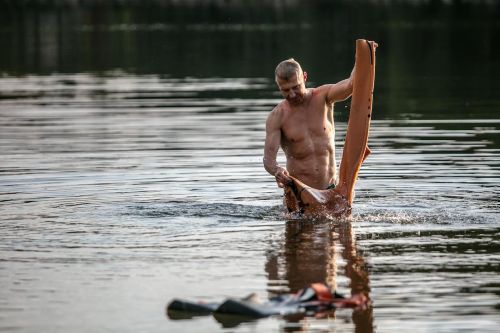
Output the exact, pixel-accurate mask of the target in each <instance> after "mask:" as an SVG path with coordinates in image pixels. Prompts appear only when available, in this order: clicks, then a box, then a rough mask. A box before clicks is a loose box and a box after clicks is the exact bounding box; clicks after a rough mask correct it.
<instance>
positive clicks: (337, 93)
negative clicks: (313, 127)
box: [326, 69, 354, 103]
mask: <svg viewBox="0 0 500 333" xmlns="http://www.w3.org/2000/svg"><path fill="white" fill-rule="evenodd" d="M353 76H354V69H353V70H352V72H351V76H349V78H347V79H345V80H342V81H340V82H337V83H335V84H331V85H329V86H328V91H327V93H326V100H327V102H328V103H334V102H338V101H344V100H346V99H348V98H349V97H351V95H352V82H353Z"/></svg>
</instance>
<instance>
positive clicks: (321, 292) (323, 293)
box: [311, 283, 333, 302]
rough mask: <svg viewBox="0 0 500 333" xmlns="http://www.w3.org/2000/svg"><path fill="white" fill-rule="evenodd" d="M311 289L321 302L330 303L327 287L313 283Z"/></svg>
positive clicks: (330, 298) (329, 293) (329, 291)
mask: <svg viewBox="0 0 500 333" xmlns="http://www.w3.org/2000/svg"><path fill="white" fill-rule="evenodd" d="M311 288H312V289H313V290H314V292H315V293H316V297H317V298H318V300H319V301H321V302H331V301H332V300H333V297H332V292H331V290H330V288H328V286H327V285H325V284H323V283H313V284H311Z"/></svg>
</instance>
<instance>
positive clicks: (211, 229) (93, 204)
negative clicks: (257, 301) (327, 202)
mask: <svg viewBox="0 0 500 333" xmlns="http://www.w3.org/2000/svg"><path fill="white" fill-rule="evenodd" d="M266 4H268V2H266ZM158 6H159V5H158ZM343 6H344V7H341V8H342V10H343V11H344V12H346V11H347V12H348V13H351V12H350V11H351V10H352V9H353V8H351V7H349V6H347V5H345V4H344V5H343ZM345 6H347V7H345ZM370 6H374V8H375V9H376V11H374V12H373V16H370V17H369V20H368V22H369V23H373V22H374V21H376V20H377V18H376V17H378V16H377V15H379V16H380V15H382V16H384V15H387V13H389V10H388V9H387V8H386V7H384V6H383V5H380V6H375V5H373V4H372V5H370ZM442 6H443V7H440V8H441V11H442V12H441V13H444V14H442V15H445V14H446V13H448V14H449V13H454V15H462V16H460V18H461V19H460V20H452V19H450V22H451V23H450V22H447V23H438V22H434V21H433V20H434V17H433V16H432V15H433V14H428V16H426V17H427V21H425V23H426V25H422V26H419V25H418V24H416V23H415V22H416V21H412V20H411V19H412V17H410V18H405V19H404V20H403V19H401V20H397V19H393V20H392V21H390V22H389V23H387V22H385V23H379V24H373V25H372V30H369V29H368V27H366V26H365V25H364V24H362V23H359V24H358V25H357V26H358V27H360V28H350V29H347V30H346V31H344V33H345V34H343V33H341V32H338V33H337V34H338V35H336V36H341V37H339V40H337V41H335V42H334V43H332V45H326V44H325V37H321V36H319V31H321V29H324V28H325V27H328V25H326V23H325V22H326V21H325V18H324V16H321V13H320V11H321V8H322V7H321V6H320V2H318V4H317V5H316V6H315V7H311V8H312V9H309V11H304V12H303V15H306V16H307V15H309V14H310V15H313V14H314V15H316V16H314V17H318V20H317V21H314V23H307V22H309V21H307V20H306V19H307V18H308V17H302V16H300V15H299V14H295V15H298V17H299V18H302V20H299V21H300V22H301V25H300V29H299V30H295V29H297V28H296V27H294V26H290V25H287V24H285V23H283V22H281V21H279V15H278V14H280V13H283V12H284V13H285V14H286V13H289V12H293V13H295V11H294V9H296V8H295V7H294V5H293V2H292V5H290V7H286V6H285V9H280V8H278V7H276V8H275V7H273V8H274V9H272V10H270V12H271V14H272V13H274V14H276V17H278V19H277V20H278V22H275V21H272V22H271V21H269V20H271V19H269V17H264V18H263V19H262V20H263V22H260V21H258V20H257V19H256V17H258V15H257V14H255V13H258V11H255V13H254V14H253V15H252V12H250V14H248V17H247V16H245V17H244V18H243V19H242V18H239V19H241V20H243V22H246V23H245V24H243V25H239V24H236V23H235V22H233V21H231V22H229V23H228V22H227V21H224V22H225V23H224V22H223V23H224V24H223V23H221V22H219V21H220V17H221V16H222V17H226V16H227V17H235V15H236V14H235V13H241V11H238V8H239V7H236V8H233V7H231V6H229V7H224V6H222V7H216V8H215V9H214V11H215V12H210V13H211V14H210V15H208V14H207V16H203V17H202V20H201V23H203V25H202V26H201V27H200V26H198V25H196V24H195V23H193V22H194V21H196V20H199V19H200V15H201V14H199V12H198V11H197V10H195V9H193V8H190V7H188V8H184V7H182V6H181V7H182V8H181V9H179V11H177V12H175V13H176V14H175V15H173V14H168V15H167V14H165V17H160V18H159V19H157V20H156V21H147V22H144V21H141V19H140V18H141V17H143V16H141V15H143V12H142V11H140V10H138V9H137V10H136V11H131V13H132V14H135V15H136V16H135V18H134V20H135V21H134V22H135V23H133V24H132V23H130V22H127V23H126V24H125V23H124V24H117V23H116V22H115V21H113V20H117V21H119V22H122V21H121V20H124V17H125V18H129V17H130V16H126V15H124V16H118V15H117V16H116V17H113V18H112V20H111V19H109V20H111V22H110V21H109V20H108V18H104V19H103V18H102V17H99V16H98V15H97V14H96V12H94V11H93V9H87V8H85V7H83V8H80V9H79V10H73V9H72V10H69V9H64V8H63V9H60V8H59V9H54V10H47V9H46V10H44V11H37V10H34V9H33V10H31V11H30V10H26V9H24V11H21V10H19V11H13V12H14V13H17V14H16V15H18V16H16V17H17V18H19V17H21V18H23V20H21V21H19V20H3V21H2V22H4V23H3V24H2V29H0V36H3V37H8V36H11V37H12V36H17V37H15V38H11V39H9V38H0V40H2V43H3V45H4V46H13V45H17V46H16V47H15V48H9V47H7V48H4V49H5V50H7V51H6V52H3V53H2V55H1V56H0V57H1V59H2V64H3V65H2V67H1V70H2V73H3V75H2V76H1V77H0V212H1V214H0V221H1V223H0V235H1V243H0V284H1V286H2V288H1V289H0V331H5V332H39V331H42V332H68V331H69V332H103V331H111V332H115V331H122V332H129V331H143V332H283V331H286V332H288V331H291V332H295V331H308V332H351V331H352V332H374V331H377V332H398V331H402V330H411V331H412V332H471V331H481V332H496V331H497V330H498V327H499V325H500V280H499V271H500V218H499V213H500V203H499V200H498V198H499V197H500V158H499V156H500V154H499V153H500V116H499V109H500V96H499V95H498V91H500V85H499V83H498V80H497V79H496V77H497V75H498V73H500V61H499V60H498V59H497V57H495V56H494V54H498V53H496V51H498V46H496V44H495V43H493V35H495V33H498V30H499V26H498V24H494V23H491V22H490V21H488V20H482V21H481V20H479V19H477V17H476V16H474V15H476V14H477V13H482V10H483V9H484V8H483V7H482V6H479V5H478V6H471V8H469V9H472V10H470V11H463V12H459V13H461V14H456V13H457V11H456V8H455V7H453V6H451V7H447V6H445V5H442ZM307 8H309V7H307ZM328 8H330V7H327V9H328ZM416 8H417V9H418V10H420V12H422V13H425V10H426V7H423V5H422V6H417V7H416ZM443 8H444V9H443ZM160 9H164V8H163V7H161V6H160ZM403 9H406V8H405V7H403ZM403 9H402V10H401V11H400V12H398V11H396V12H393V13H397V14H398V15H403V14H402V13H406V12H405V11H404V10H403ZM489 10H490V11H491V10H493V11H495V10H498V8H496V7H494V8H489ZM165 12H168V11H165ZM105 13H106V12H105ZM137 13H139V14H140V15H139V14H137ZM169 13H170V12H169ZM304 13H305V14H304ZM474 13H476V14H474ZM271 14H269V15H270V16H271V17H274V16H272V15H271ZM376 14H377V15H376ZM2 15H6V14H5V12H4V14H2ZM71 15H73V16H71ZM93 15H94V16H93ZM95 15H97V18H95ZM151 15H152V16H153V17H154V14H151ZM158 15H160V14H158ZM169 15H173V16H172V17H173V18H172V17H171V16H169ZM218 15H219V16H218ZM224 15H226V16H224ZM231 15H233V16H231ZM405 15H408V14H405ZM413 15H415V16H418V15H417V14H413ZM468 15H469V16H468ZM477 15H478V16H480V15H479V14H477ZM13 16H15V15H13ZM132 16H133V15H132ZM333 16H334V18H335V19H338V20H340V21H341V23H345V19H343V18H342V17H343V16H342V12H340V13H335V15H333ZM445 16H446V15H445ZM71 17H76V18H79V20H75V22H76V23H71V22H69V21H70V18H71ZM89 17H91V18H94V19H93V20H90V19H88V18H89ZM178 17H182V18H183V19H186V20H188V21H187V23H185V22H184V21H183V24H180V23H179V22H178V21H176V18H178ZM384 17H386V16H384ZM446 17H448V18H449V16H446ZM488 17H489V16H488ZM34 18H36V20H35V19H34ZM189 20H192V21H193V22H191V21H189ZM203 20H205V21H203ZM217 20H219V21H217ZM255 20H257V21H255ZM61 21H62V23H61ZM16 22H17V23H16ZM19 22H24V23H19ZM37 22H38V23H37ZM44 22H45V24H44ZM47 22H48V23H47ZM50 22H52V23H54V22H56V23H54V24H53V25H51V24H49V23H50ZM89 22H90V23H89ZM190 22H191V23H190ZM457 22H458V23H457ZM201 23H200V24H201ZM37 24H38V28H36V27H37ZM32 25H33V26H35V28H33V27H32ZM332 25H333V26H332V28H331V29H332V30H335V31H337V30H338V29H337V28H339V27H338V26H337V25H335V24H334V23H332ZM22 27H24V28H23V29H21V28H22ZM27 27H31V28H29V29H28V28H27ZM68 27H70V28H71V29H63V28H68ZM39 29H43V31H44V33H43V34H42V33H40V32H39V31H38V30H39ZM336 29H337V30H336ZM339 29H340V28H339ZM363 29H366V30H363ZM353 30H355V31H353ZM369 31H371V34H369ZM464 31H467V32H468V33H464ZM360 32H364V33H366V34H367V35H368V36H369V37H370V38H371V36H373V37H372V38H373V39H375V40H377V41H379V43H380V48H379V50H378V53H377V55H378V59H377V61H378V67H377V78H376V90H375V104H374V113H373V122H372V130H371V133H370V139H369V146H370V147H371V149H372V151H373V154H372V155H370V157H369V158H368V159H367V161H366V162H365V164H364V165H363V167H362V169H361V172H360V176H359V181H358V183H357V186H356V199H355V203H354V207H353V218H352V221H342V222H340V221H305V220H289V219H287V218H286V217H285V216H284V215H283V213H282V206H281V190H280V189H278V188H277V187H276V186H275V183H274V180H273V177H271V176H269V175H268V174H267V173H266V172H265V170H264V169H263V166H262V152H263V140H264V135H265V133H264V123H265V119H266V116H267V114H268V113H269V111H270V110H271V109H272V108H273V107H274V106H275V105H276V104H277V103H278V102H279V100H280V97H279V95H278V94H277V92H276V88H275V84H274V82H273V78H272V73H273V68H274V65H275V64H276V63H277V62H278V61H279V60H281V59H282V58H283V57H284V56H285V54H288V53H289V52H290V51H293V48H291V47H290V46H289V45H287V44H286V43H285V44H281V42H282V38H283V37H284V36H286V35H287V34H288V33H290V34H292V35H294V36H295V37H296V38H297V40H298V44H299V45H307V46H309V49H304V48H300V50H298V51H297V53H298V55H299V56H300V57H302V59H299V60H303V62H304V63H306V64H309V66H308V68H306V69H309V75H310V77H311V79H312V82H311V83H310V86H314V85H318V84H322V83H325V82H335V81H337V80H339V79H342V78H343V75H347V74H348V73H349V72H350V69H351V66H352V62H353V50H354V39H355V38H356V36H357V34H358V33H360ZM473 32H480V33H481V36H482V39H481V40H478V39H477V38H473ZM32 35H34V36H35V37H36V36H38V37H36V38H35V37H33V36H32ZM309 35H311V36H315V37H314V38H313V39H312V40H309V39H308V38H307V36H309ZM497 35H498V34H497ZM459 36H460V37H459ZM33 38H35V40H38V42H37V43H39V44H37V45H38V46H36V45H35V46H33V45H32V44H31V43H29V41H30V40H32V39H33ZM459 38H462V40H464V41H465V42H466V43H468V46H469V47H468V48H465V49H463V50H461V52H457V50H458V49H460V47H459V46H458V45H456V43H454V41H456V40H459ZM161 40H163V41H165V42H160V41H161ZM410 40H411V42H410ZM51 41H52V42H51ZM82 41H84V42H85V43H84V44H81V42H82ZM109 41H112V43H111V44H112V45H111V44H110V45H109V48H107V49H106V51H105V50H102V49H101V47H106V45H107V44H108V42H109ZM183 41H185V43H184V42H183ZM414 41H420V42H422V41H426V43H427V44H425V46H426V47H428V50H429V51H428V52H426V51H424V50H423V49H424V47H422V45H421V44H419V45H415V44H414ZM465 42H464V43H465ZM113 43H115V44H113ZM210 43H212V44H214V45H215V46H214V47H216V50H217V52H216V51H214V50H213V49H212V48H210V47H209V46H210ZM40 45H42V46H40ZM43 45H45V47H43ZM259 45H260V48H259V47H256V46H259ZM442 45H444V46H442ZM97 46H99V47H97ZM127 48H129V49H127ZM172 50H177V51H178V52H177V53H173V51H172ZM35 51H36V52H35ZM108 51H109V52H110V53H109V54H108V53H107V52H108ZM195 51H197V52H198V53H196V52H195ZM239 51H241V53H238V52H239ZM329 52H333V53H332V56H334V55H337V56H338V57H334V58H335V59H338V62H335V66H333V68H330V67H329V62H328V58H325V56H322V55H324V54H326V53H329ZM122 54H123V56H121V55H122ZM260 56H261V57H262V60H259V59H260V58H259V57H260ZM299 56H298V58H299ZM431 60H432V61H431ZM212 65H213V66H212ZM348 108H349V103H348V102H347V103H339V104H338V105H337V106H336V108H335V112H336V114H335V117H336V128H337V134H336V135H337V137H336V139H337V146H338V147H337V148H338V149H337V154H338V156H337V158H338V159H340V154H341V150H342V143H343V135H344V133H345V128H346V123H345V120H346V118H347V115H348ZM280 160H281V161H283V157H282V156H280ZM316 281H326V282H328V283H330V284H331V285H332V286H335V287H336V288H337V290H338V291H339V292H341V293H343V294H346V295H349V294H350V293H351V292H359V291H363V292H367V293H368V294H369V297H370V299H371V301H372V304H371V306H369V307H368V308H366V309H362V310H356V311H353V310H348V309H343V310H342V309H341V310H337V311H336V312H335V313H334V314H331V315H330V317H329V318H326V319H315V318H306V319H304V320H300V321H298V322H292V321H288V320H285V319H282V318H279V317H273V318H268V319H263V320H259V321H250V322H242V323H238V322H233V321H228V320H217V319H216V318H214V317H212V316H207V317H195V318H191V319H172V318H169V317H168V316H167V314H166V313H165V308H166V305H167V304H168V302H169V301H170V300H171V299H172V298H174V297H178V298H185V299H193V300H198V299H203V300H207V301H219V300H222V299H224V298H225V297H229V296H233V297H238V296H245V295H247V294H249V293H252V292H255V293H257V294H258V295H259V296H260V297H261V298H262V299H266V298H267V297H269V296H270V295H273V294H275V293H280V292H287V291H292V292H294V291H297V290H298V289H300V288H302V287H304V286H306V285H307V284H309V283H312V282H316Z"/></svg>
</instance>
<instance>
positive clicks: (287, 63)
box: [274, 58, 302, 81]
mask: <svg viewBox="0 0 500 333" xmlns="http://www.w3.org/2000/svg"><path fill="white" fill-rule="evenodd" d="M300 73H302V68H301V67H300V64H299V63H298V62H297V61H295V59H293V58H290V59H286V60H283V61H282V62H280V63H279V64H278V66H276V70H275V71H274V75H275V76H276V77H277V78H280V79H283V80H285V81H288V80H290V79H291V78H292V77H293V76H294V75H297V76H298V75H299V74H300Z"/></svg>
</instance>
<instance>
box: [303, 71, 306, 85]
mask: <svg viewBox="0 0 500 333" xmlns="http://www.w3.org/2000/svg"><path fill="white" fill-rule="evenodd" d="M303 75H304V83H305V82H307V72H304V73H303Z"/></svg>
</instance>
